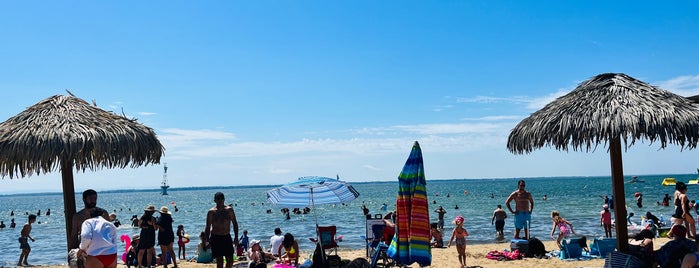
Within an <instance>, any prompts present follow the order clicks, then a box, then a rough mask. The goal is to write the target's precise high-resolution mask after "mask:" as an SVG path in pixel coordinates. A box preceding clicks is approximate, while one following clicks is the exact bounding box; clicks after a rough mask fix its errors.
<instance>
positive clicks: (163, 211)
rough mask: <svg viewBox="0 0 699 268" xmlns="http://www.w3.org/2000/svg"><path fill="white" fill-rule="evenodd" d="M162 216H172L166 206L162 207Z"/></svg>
mask: <svg viewBox="0 0 699 268" xmlns="http://www.w3.org/2000/svg"><path fill="white" fill-rule="evenodd" d="M160 213H161V214H170V210H169V209H168V208H167V207H166V206H162V207H160Z"/></svg>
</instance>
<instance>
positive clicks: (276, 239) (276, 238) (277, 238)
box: [269, 235, 286, 255]
mask: <svg viewBox="0 0 699 268" xmlns="http://www.w3.org/2000/svg"><path fill="white" fill-rule="evenodd" d="M282 242H284V236H283V235H273V236H272V237H270V238H269V244H270V245H272V248H270V249H269V252H272V254H275V255H276V254H277V250H279V245H281V244H282ZM284 252H286V251H284V248H282V252H281V253H282V254H284Z"/></svg>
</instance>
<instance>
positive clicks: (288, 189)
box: [267, 176, 359, 208]
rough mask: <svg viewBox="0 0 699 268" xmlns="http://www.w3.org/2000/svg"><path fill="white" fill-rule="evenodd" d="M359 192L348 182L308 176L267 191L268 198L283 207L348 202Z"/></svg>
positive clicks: (303, 206)
mask: <svg viewBox="0 0 699 268" xmlns="http://www.w3.org/2000/svg"><path fill="white" fill-rule="evenodd" d="M357 197H359V192H357V190H355V189H354V187H352V185H350V184H349V183H347V182H344V181H341V180H337V179H333V178H328V177H317V176H307V177H301V178H299V179H298V180H297V181H294V182H291V183H287V184H284V185H282V186H280V187H277V188H274V189H272V190H269V191H267V200H269V201H270V202H272V203H274V204H277V205H278V206H280V207H283V208H305V207H309V206H310V207H314V206H315V205H322V204H341V203H347V202H350V201H352V200H354V199H357Z"/></svg>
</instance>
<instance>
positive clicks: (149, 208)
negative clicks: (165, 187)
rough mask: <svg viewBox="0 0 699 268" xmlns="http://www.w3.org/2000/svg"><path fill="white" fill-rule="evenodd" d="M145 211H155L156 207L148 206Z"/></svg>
mask: <svg viewBox="0 0 699 268" xmlns="http://www.w3.org/2000/svg"><path fill="white" fill-rule="evenodd" d="M143 211H155V206H154V205H148V206H146V208H145V209H143Z"/></svg>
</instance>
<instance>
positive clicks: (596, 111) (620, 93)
mask: <svg viewBox="0 0 699 268" xmlns="http://www.w3.org/2000/svg"><path fill="white" fill-rule="evenodd" d="M616 136H619V137H620V138H621V140H623V142H624V144H625V147H626V148H628V147H629V146H630V145H633V144H634V143H635V142H636V140H639V139H641V138H644V139H647V140H649V141H650V142H651V143H653V142H656V141H658V142H660V146H661V148H665V147H666V146H667V144H668V143H670V144H672V143H675V144H677V145H680V146H682V148H690V149H691V148H696V146H697V141H699V106H697V104H694V103H692V102H691V101H690V100H688V99H687V98H684V97H682V96H679V95H676V94H673V93H671V92H668V91H666V90H662V89H659V88H657V87H654V86H651V85H649V84H647V83H645V82H642V81H639V80H637V79H634V78H633V77H630V76H628V75H626V74H623V73H605V74H600V75H597V76H595V77H592V78H591V79H589V80H587V81H584V82H582V83H581V84H580V85H579V86H578V87H577V88H575V89H574V90H573V91H571V92H570V93H568V94H566V95H564V96H562V97H559V98H558V99H556V100H554V101H552V102H551V103H549V104H547V105H546V106H545V107H544V108H542V109H541V110H539V111H536V112H534V113H533V114H531V115H530V116H529V117H527V118H525V119H524V120H522V121H521V122H520V123H519V124H517V126H515V128H514V129H513V130H512V131H511V133H510V136H509V138H508V142H507V148H508V149H509V150H510V151H511V152H513V153H520V154H521V153H529V152H531V151H532V150H534V149H537V148H540V147H543V146H551V147H555V148H556V149H558V150H565V151H567V150H568V149H569V148H572V149H573V150H574V151H576V150H581V151H582V150H585V151H590V150H591V149H592V150H594V149H595V148H596V147H597V145H599V144H600V143H606V142H607V141H608V140H610V139H611V138H612V137H616Z"/></svg>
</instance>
